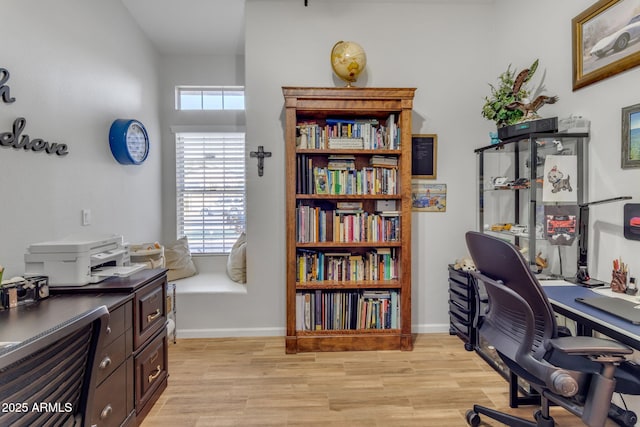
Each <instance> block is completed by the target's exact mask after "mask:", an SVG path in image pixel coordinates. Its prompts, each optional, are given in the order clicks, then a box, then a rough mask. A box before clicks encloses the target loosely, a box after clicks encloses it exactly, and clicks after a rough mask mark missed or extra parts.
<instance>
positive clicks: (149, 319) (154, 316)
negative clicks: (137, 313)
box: [147, 308, 160, 323]
mask: <svg viewBox="0 0 640 427" xmlns="http://www.w3.org/2000/svg"><path fill="white" fill-rule="evenodd" d="M158 317H160V309H159V308H156V312H155V313H153V314H147V323H151V322H153V321H154V320H156V319H157V318H158Z"/></svg>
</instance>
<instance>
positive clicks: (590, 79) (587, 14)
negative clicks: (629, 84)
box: [571, 0, 640, 91]
mask: <svg viewBox="0 0 640 427" xmlns="http://www.w3.org/2000/svg"><path fill="white" fill-rule="evenodd" d="M638 6H639V3H638V0H600V1H598V2H596V3H595V4H594V5H592V6H591V7H589V8H588V9H586V10H585V11H584V12H582V13H580V14H579V15H578V16H576V17H575V18H573V20H572V21H571V31H572V38H573V41H572V46H573V90H574V91H575V90H577V89H580V88H582V87H585V86H587V85H590V84H592V83H595V82H597V81H600V80H602V79H606V78H608V77H611V76H613V75H616V74H618V73H621V72H623V71H625V70H628V69H629V68H632V67H635V66H637V65H639V64H640V14H639V13H638Z"/></svg>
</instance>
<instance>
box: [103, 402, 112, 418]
mask: <svg viewBox="0 0 640 427" xmlns="http://www.w3.org/2000/svg"><path fill="white" fill-rule="evenodd" d="M111 412H113V408H112V407H111V405H107V406H105V407H104V409H103V410H102V412H100V419H101V420H104V419H105V418H107V417H108V416H109V415H111Z"/></svg>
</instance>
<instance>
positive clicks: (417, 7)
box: [246, 0, 495, 332]
mask: <svg viewBox="0 0 640 427" xmlns="http://www.w3.org/2000/svg"><path fill="white" fill-rule="evenodd" d="M492 19H493V7H491V6H490V5H488V4H484V3H482V4H477V3H476V4H469V3H468V2H465V3H458V2H447V3H444V2H441V3H435V4H434V3H431V4H429V3H418V2H409V3H407V2H376V3H375V4H368V3H362V2H338V1H324V2H320V1H311V2H310V3H309V7H304V4H303V2H292V1H282V0H280V1H278V0H260V1H258V0H255V1H254V0H249V1H248V2H247V6H246V23H247V34H246V70H247V77H246V87H247V144H248V146H249V147H251V148H253V147H255V146H256V145H259V144H260V145H265V149H267V150H269V151H272V152H273V157H272V158H271V159H268V160H266V166H265V176H264V177H263V178H256V177H255V167H254V165H253V164H250V166H249V172H250V173H252V174H253V175H250V176H252V179H250V183H249V194H248V202H249V213H248V219H247V223H248V239H249V243H248V246H247V251H248V252H247V257H248V260H249V261H248V262H249V264H248V268H249V271H248V282H249V293H251V292H252V289H253V288H254V285H258V286H260V287H264V288H267V289H268V290H269V292H267V293H265V299H264V300H262V301H260V305H259V306H251V307H248V309H249V310H251V311H253V310H259V311H265V312H268V316H265V319H266V318H268V319H272V320H271V321H272V322H277V323H275V324H277V325H279V326H281V327H282V326H284V321H285V315H284V311H285V307H284V295H285V260H284V253H285V238H284V236H285V218H284V213H285V195H284V179H285V176H284V137H283V126H284V122H283V96H282V90H281V87H282V86H330V87H333V86H335V85H341V84H342V83H340V82H338V81H336V79H335V78H334V77H333V73H332V71H331V66H330V62H329V53H330V51H331V48H332V46H333V45H334V43H335V42H336V41H338V40H353V41H357V42H358V43H360V44H361V45H362V46H363V47H364V49H365V50H366V52H367V68H366V71H365V75H364V76H361V78H360V81H359V82H358V83H357V84H356V85H366V86H370V87H417V88H418V90H417V92H416V98H415V102H414V117H413V119H414V120H413V132H414V133H436V134H438V177H437V178H438V179H437V180H436V181H435V182H438V183H445V184H447V189H448V194H447V198H448V200H447V212H446V213H415V214H413V219H414V221H413V226H414V233H413V236H414V239H413V265H414V268H413V323H414V331H416V332H425V331H434V330H439V331H445V330H448V314H447V264H448V263H451V262H454V261H455V259H456V258H460V257H462V256H464V255H465V254H466V248H465V247H464V239H463V236H464V232H465V231H467V230H469V229H472V228H474V227H475V194H476V192H475V180H476V176H475V156H474V154H473V148H475V147H478V146H481V145H486V144H488V142H489V140H488V135H487V132H488V130H489V129H490V123H488V122H485V121H483V120H482V119H481V118H480V112H479V111H480V105H481V102H482V97H483V96H484V94H485V92H486V89H487V86H486V81H487V78H486V76H484V75H483V72H482V71H483V67H486V66H487V63H488V61H487V57H488V56H489V55H490V53H491V47H490V43H489V42H488V41H489V40H492V39H493V38H494V37H495V35H494V31H495V26H493V25H487V24H486V23H487V22H490V21H491V20H492ZM451 22H455V26H452V25H451ZM267 23H268V24H267ZM489 74H490V75H493V74H494V73H493V72H492V71H491V72H490V73H489Z"/></svg>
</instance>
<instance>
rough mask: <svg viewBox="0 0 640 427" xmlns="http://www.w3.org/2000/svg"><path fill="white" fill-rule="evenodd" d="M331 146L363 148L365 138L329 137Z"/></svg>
mask: <svg viewBox="0 0 640 427" xmlns="http://www.w3.org/2000/svg"><path fill="white" fill-rule="evenodd" d="M329 148H333V149H349V148H350V149H362V148H364V140H363V139H362V138H349V137H341V138H329Z"/></svg>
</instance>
